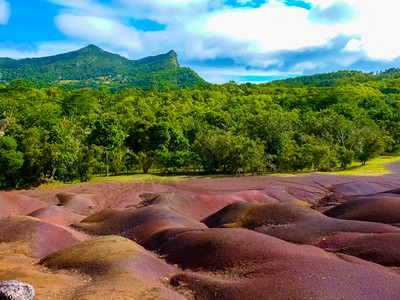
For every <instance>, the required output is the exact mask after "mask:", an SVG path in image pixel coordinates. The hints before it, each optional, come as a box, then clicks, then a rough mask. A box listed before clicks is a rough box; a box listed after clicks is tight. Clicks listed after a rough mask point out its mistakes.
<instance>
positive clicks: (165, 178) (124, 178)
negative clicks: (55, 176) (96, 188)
mask: <svg viewBox="0 0 400 300" xmlns="http://www.w3.org/2000/svg"><path fill="white" fill-rule="evenodd" d="M398 160H400V157H398V156H397V157H395V156H379V157H377V158H374V159H371V160H369V161H367V163H366V164H365V165H362V164H361V163H360V162H357V161H356V162H353V164H352V165H351V166H350V167H348V168H347V169H346V170H339V169H338V170H336V171H335V172H320V173H321V174H335V175H354V176H380V175H384V174H391V171H389V170H388V169H386V168H385V166H384V165H385V164H387V163H391V162H395V161H398ZM311 172H313V171H309V170H307V171H303V172H293V173H273V174H266V175H265V176H281V177H292V176H301V175H303V174H307V173H311ZM225 176H226V177H230V176H232V175H221V174H219V175H155V174H133V175H120V176H109V177H106V176H94V177H93V178H92V179H91V180H90V182H111V181H120V182H133V183H142V182H158V183H163V182H173V181H179V180H185V179H193V178H220V177H225ZM75 183H80V182H79V181H76V182H73V183H72V184H75ZM70 184H71V183H62V182H60V181H56V180H54V181H50V182H47V183H44V184H42V185H40V186H39V187H38V189H44V188H56V187H62V186H66V185H70Z"/></svg>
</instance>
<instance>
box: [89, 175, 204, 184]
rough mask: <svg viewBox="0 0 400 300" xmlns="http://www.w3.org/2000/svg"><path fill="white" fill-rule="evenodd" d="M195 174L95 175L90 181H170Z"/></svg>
mask: <svg viewBox="0 0 400 300" xmlns="http://www.w3.org/2000/svg"><path fill="white" fill-rule="evenodd" d="M195 177H197V176H187V175H155V174H133V175H120V176H108V177H105V176H95V177H93V178H92V180H90V182H109V181H122V182H139V183H141V182H172V181H177V180H183V179H188V178H195Z"/></svg>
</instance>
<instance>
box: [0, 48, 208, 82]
mask: <svg viewBox="0 0 400 300" xmlns="http://www.w3.org/2000/svg"><path fill="white" fill-rule="evenodd" d="M18 78H23V79H25V80H27V81H30V82H34V83H36V84H38V85H39V86H50V85H65V86H67V87H70V88H82V87H92V88H101V87H102V86H109V87H111V88H114V89H122V88H125V87H140V88H142V89H149V88H150V87H152V86H157V87H158V88H164V87H168V88H171V89H179V88H187V87H193V86H195V85H198V84H205V83H206V82H205V81H204V80H203V79H202V78H201V77H200V76H199V75H198V74H197V73H196V72H194V71H193V70H191V69H189V68H182V67H180V65H179V63H178V56H177V54H176V52H175V51H174V50H171V51H169V52H168V53H166V54H160V55H157V56H149V57H145V58H142V59H139V60H129V59H127V58H125V57H122V56H120V55H118V54H114V53H111V52H107V51H104V50H103V49H101V48H99V47H97V46H96V45H93V44H90V45H88V46H86V47H84V48H81V49H79V50H76V51H72V52H68V53H63V54H58V55H54V56H48V57H42V58H30V59H20V60H14V59H1V58H0V83H9V82H11V81H12V80H14V79H18Z"/></svg>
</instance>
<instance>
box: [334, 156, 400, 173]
mask: <svg viewBox="0 0 400 300" xmlns="http://www.w3.org/2000/svg"><path fill="white" fill-rule="evenodd" d="M398 160H400V157H398V156H397V157H395V156H379V157H376V158H373V159H371V160H369V161H367V163H366V164H365V165H364V166H363V165H361V163H360V162H354V163H353V164H352V165H351V166H350V167H348V168H347V169H346V170H338V171H336V172H333V174H337V175H354V176H380V175H385V174H391V173H392V172H391V171H390V170H388V169H386V168H385V164H388V163H392V162H395V161H398Z"/></svg>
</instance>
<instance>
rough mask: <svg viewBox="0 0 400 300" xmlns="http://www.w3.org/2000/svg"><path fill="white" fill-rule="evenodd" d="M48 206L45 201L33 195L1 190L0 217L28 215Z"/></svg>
mask: <svg viewBox="0 0 400 300" xmlns="http://www.w3.org/2000/svg"><path fill="white" fill-rule="evenodd" d="M46 206H47V204H46V203H45V202H42V201H39V200H36V199H34V198H31V197H27V196H23V195H17V194H13V193H7V192H1V191H0V217H9V216H18V215H27V214H29V213H31V212H33V211H35V210H38V209H40V208H43V207H46Z"/></svg>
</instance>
